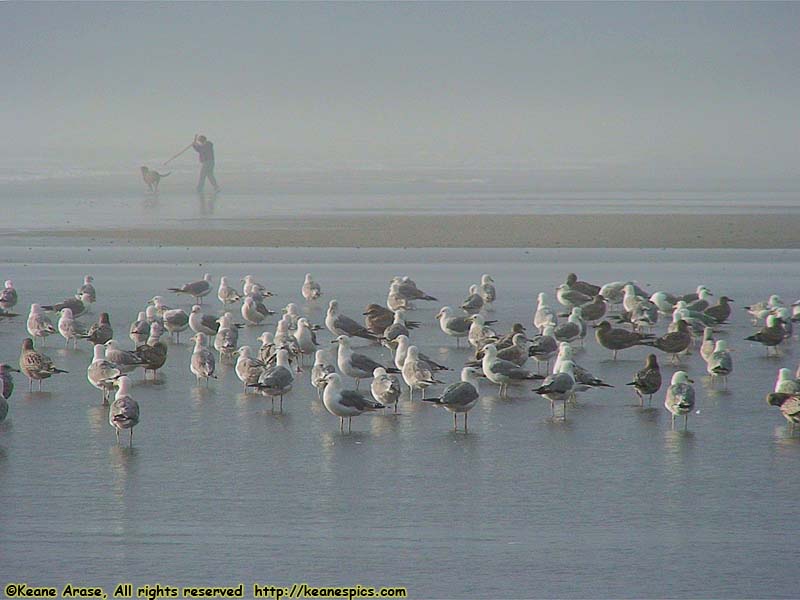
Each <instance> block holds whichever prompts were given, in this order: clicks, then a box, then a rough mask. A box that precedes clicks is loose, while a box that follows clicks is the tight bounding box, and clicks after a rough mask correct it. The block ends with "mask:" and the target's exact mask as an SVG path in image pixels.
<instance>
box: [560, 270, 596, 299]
mask: <svg viewBox="0 0 800 600" xmlns="http://www.w3.org/2000/svg"><path fill="white" fill-rule="evenodd" d="M565 283H566V285H567V287H569V288H570V289H571V290H575V291H576V292H580V293H581V294H585V295H587V296H597V295H598V294H599V293H600V286H599V285H594V284H593V283H588V282H586V281H580V280H579V279H578V276H577V275H576V274H575V273H570V274H568V275H567V280H566V282H565Z"/></svg>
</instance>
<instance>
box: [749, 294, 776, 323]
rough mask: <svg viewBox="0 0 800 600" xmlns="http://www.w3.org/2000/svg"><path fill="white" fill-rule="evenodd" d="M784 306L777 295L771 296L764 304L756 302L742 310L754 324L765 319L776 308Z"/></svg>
mask: <svg viewBox="0 0 800 600" xmlns="http://www.w3.org/2000/svg"><path fill="white" fill-rule="evenodd" d="M783 306H785V305H784V302H783V300H782V299H781V297H780V296H778V295H777V294H772V295H771V296H770V297H769V298H768V299H767V300H766V302H756V303H755V304H751V305H750V306H745V307H744V309H745V310H746V311H747V312H748V313H750V316H752V317H753V319H754V322H758V321H760V320H761V319H765V318H767V317H768V316H769V315H771V314H772V313H773V311H774V310H775V309H777V308H781V307H783Z"/></svg>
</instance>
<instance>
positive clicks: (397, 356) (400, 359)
mask: <svg viewBox="0 0 800 600" xmlns="http://www.w3.org/2000/svg"><path fill="white" fill-rule="evenodd" d="M395 341H396V342H397V348H396V349H395V351H394V366H396V367H397V368H398V370H399V371H398V372H402V370H403V365H404V364H405V362H406V355H407V354H408V348H409V346H410V345H411V342H410V341H409V339H408V336H406V335H398V336H397V338H396V340H395ZM417 358H419V360H421V361H422V362H424V363H425V364H426V366H427V367H428V369H430V370H431V371H449V370H450V369H449V368H448V367H446V366H444V365H440V364H439V363H437V362H436V361H435V360H433V359H432V358H431V357H429V356H427V355H426V354H423V353H422V352H418V353H417Z"/></svg>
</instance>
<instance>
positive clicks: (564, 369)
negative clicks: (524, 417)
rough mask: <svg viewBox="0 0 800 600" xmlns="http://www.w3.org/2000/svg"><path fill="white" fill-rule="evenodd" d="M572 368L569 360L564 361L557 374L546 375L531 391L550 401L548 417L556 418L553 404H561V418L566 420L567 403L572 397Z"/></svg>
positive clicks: (573, 384) (573, 383)
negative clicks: (540, 383)
mask: <svg viewBox="0 0 800 600" xmlns="http://www.w3.org/2000/svg"><path fill="white" fill-rule="evenodd" d="M573 367H574V365H573V363H572V361H571V360H565V361H564V362H563V363H561V370H560V371H559V372H558V373H553V374H552V375H548V376H547V377H546V378H545V380H544V381H543V382H542V385H540V386H539V387H538V388H534V390H533V391H534V392H536V393H537V394H539V395H540V396H544V397H545V398H547V399H548V400H550V415H551V416H552V417H555V416H556V411H555V403H556V402H561V403H562V404H563V407H564V409H563V418H564V419H566V418H567V401H568V400H569V399H570V398H571V397H572V395H573V393H574V392H573V388H574V387H575V377H574V375H573Z"/></svg>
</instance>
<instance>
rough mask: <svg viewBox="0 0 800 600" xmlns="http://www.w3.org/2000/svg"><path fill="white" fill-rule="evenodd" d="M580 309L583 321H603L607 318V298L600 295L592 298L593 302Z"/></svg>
mask: <svg viewBox="0 0 800 600" xmlns="http://www.w3.org/2000/svg"><path fill="white" fill-rule="evenodd" d="M580 309H581V316H582V317H583V320H584V321H587V322H589V323H593V322H594V321H597V319H602V318H603V317H604V316H605V314H606V311H607V310H608V305H607V304H606V301H605V298H603V297H602V296H601V295H599V294H598V295H596V296H595V297H594V298H592V301H591V302H587V303H586V304H584V305H582V306H581V307H580Z"/></svg>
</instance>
